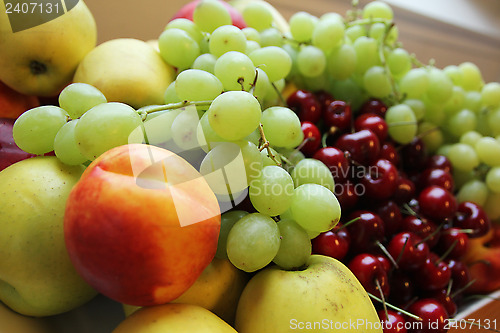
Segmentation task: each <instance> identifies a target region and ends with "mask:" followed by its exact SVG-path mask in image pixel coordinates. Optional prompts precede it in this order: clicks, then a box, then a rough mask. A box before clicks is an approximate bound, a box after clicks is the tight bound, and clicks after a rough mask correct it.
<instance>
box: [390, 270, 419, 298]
mask: <svg viewBox="0 0 500 333" xmlns="http://www.w3.org/2000/svg"><path fill="white" fill-rule="evenodd" d="M389 285H390V286H391V294H390V295H389V303H391V304H395V305H403V304H407V303H408V302H409V301H410V300H411V299H412V298H413V297H414V295H415V287H414V282H413V280H412V279H411V278H410V277H409V276H408V275H407V273H405V272H404V271H402V270H400V269H396V270H394V271H393V272H392V274H391V276H390V279H389Z"/></svg>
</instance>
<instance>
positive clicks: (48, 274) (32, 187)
mask: <svg viewBox="0 0 500 333" xmlns="http://www.w3.org/2000/svg"><path fill="white" fill-rule="evenodd" d="M82 172H83V167H81V166H67V165H65V164H62V163H61V162H59V160H58V159H57V158H56V157H54V156H47V157H42V156H40V157H34V158H31V159H26V160H23V161H20V162H17V163H15V164H13V165H11V166H9V167H7V168H6V169H4V170H3V171H2V172H0V230H1V231H2V232H0V300H1V301H2V302H4V303H5V304H6V305H7V306H9V307H10V308H11V309H13V310H14V311H16V312H19V313H21V314H24V315H30V316H49V315H54V314H58V313H62V312H66V311H69V310H72V309H74V308H76V307H78V306H80V305H82V304H84V303H86V302H87V301H89V300H90V299H91V298H93V297H94V296H95V295H96V294H97V292H96V291H94V290H93V289H92V288H91V287H89V286H88V285H87V284H86V283H85V282H84V281H83V279H82V278H81V277H80V275H78V273H77V272H76V270H75V269H74V267H73V265H72V264H71V261H70V259H69V256H68V253H67V250H66V247H65V242H64V233H63V217H64V210H65V204H66V199H67V198H68V195H69V193H70V191H71V189H72V187H73V185H74V184H75V183H76V182H77V181H78V179H79V178H80V175H81V173H82Z"/></svg>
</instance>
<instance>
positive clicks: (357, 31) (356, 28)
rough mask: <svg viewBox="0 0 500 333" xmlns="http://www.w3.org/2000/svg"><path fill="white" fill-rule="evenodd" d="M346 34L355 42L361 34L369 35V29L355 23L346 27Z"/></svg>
mask: <svg viewBox="0 0 500 333" xmlns="http://www.w3.org/2000/svg"><path fill="white" fill-rule="evenodd" d="M345 35H346V36H347V38H349V40H350V41H351V42H354V41H356V40H357V39H358V38H359V37H361V36H365V37H367V35H368V31H367V30H366V28H365V27H364V26H362V25H353V26H351V27H348V28H347V29H345Z"/></svg>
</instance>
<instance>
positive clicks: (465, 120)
mask: <svg viewBox="0 0 500 333" xmlns="http://www.w3.org/2000/svg"><path fill="white" fill-rule="evenodd" d="M476 124H477V116H476V114H475V113H474V112H472V111H470V110H467V109H463V110H461V111H458V112H457V113H455V114H453V115H452V116H451V117H450V118H449V119H448V124H447V128H446V129H447V130H448V132H449V133H450V134H452V135H453V136H455V137H456V138H458V137H460V136H462V135H463V134H464V133H467V132H469V131H473V130H474V129H475V128H476Z"/></svg>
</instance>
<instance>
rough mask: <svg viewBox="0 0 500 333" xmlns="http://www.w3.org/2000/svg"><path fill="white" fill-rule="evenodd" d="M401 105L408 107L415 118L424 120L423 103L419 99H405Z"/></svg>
mask: <svg viewBox="0 0 500 333" xmlns="http://www.w3.org/2000/svg"><path fill="white" fill-rule="evenodd" d="M403 104H406V105H408V106H409V107H410V108H411V110H412V111H413V113H414V114H415V118H416V119H417V120H418V121H420V120H422V119H423V118H424V115H425V103H424V102H422V100H420V99H412V98H410V99H405V100H404V102H403Z"/></svg>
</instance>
